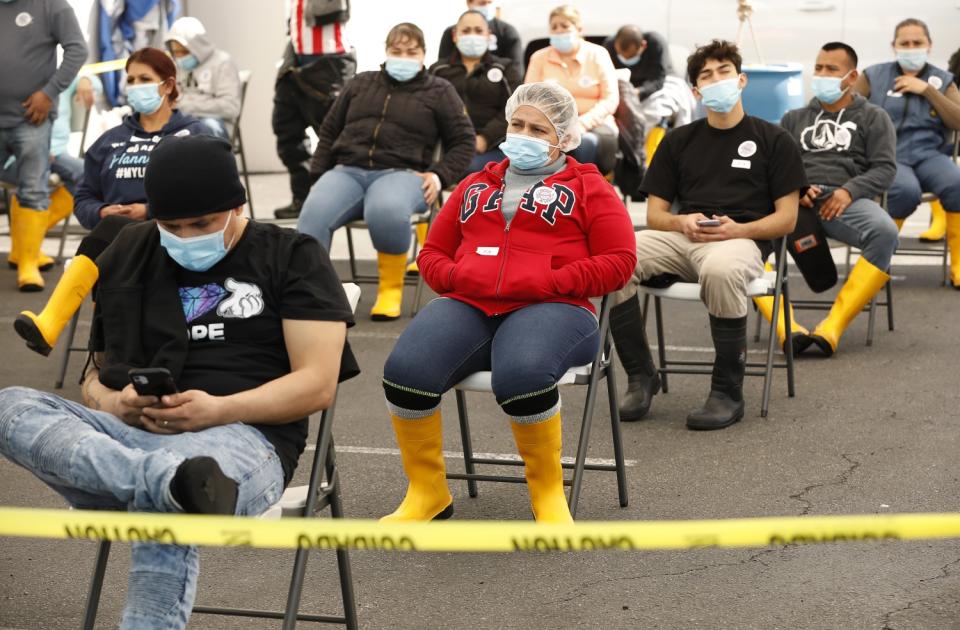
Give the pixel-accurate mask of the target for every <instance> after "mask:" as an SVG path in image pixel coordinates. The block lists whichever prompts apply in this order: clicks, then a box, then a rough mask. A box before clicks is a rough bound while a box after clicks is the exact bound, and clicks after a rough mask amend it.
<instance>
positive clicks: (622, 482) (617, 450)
mask: <svg viewBox="0 0 960 630" xmlns="http://www.w3.org/2000/svg"><path fill="white" fill-rule="evenodd" d="M607 356H610V355H609V351H608V354H607ZM607 400H608V401H609V403H610V428H611V429H612V433H613V436H612V437H613V460H614V462H615V463H616V466H617V495H618V497H619V499H620V507H627V503H628V502H629V499H628V496H627V467H626V464H625V463H624V461H623V435H622V434H621V432H620V408H619V407H618V406H617V403H618V401H617V381H616V375H615V374H614V369H613V360H612V357H611V360H610V365H609V366H607Z"/></svg>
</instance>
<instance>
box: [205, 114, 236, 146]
mask: <svg viewBox="0 0 960 630" xmlns="http://www.w3.org/2000/svg"><path fill="white" fill-rule="evenodd" d="M200 122H201V123H203V125H204V126H205V127H206V128H207V129H209V130H210V135H212V136H216V137H217V138H223V139H224V140H229V139H230V135H229V134H228V133H227V126H226V125H225V124H223V121H222V120H220V119H219V118H214V117H213V116H204V117H203V118H201V119H200Z"/></svg>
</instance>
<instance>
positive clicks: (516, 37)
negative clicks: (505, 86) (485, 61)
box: [496, 20, 523, 88]
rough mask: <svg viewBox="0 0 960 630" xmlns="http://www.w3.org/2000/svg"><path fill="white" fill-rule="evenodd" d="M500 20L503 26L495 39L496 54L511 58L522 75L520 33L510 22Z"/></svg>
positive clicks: (514, 85)
mask: <svg viewBox="0 0 960 630" xmlns="http://www.w3.org/2000/svg"><path fill="white" fill-rule="evenodd" d="M497 21H498V22H500V25H501V26H502V27H503V29H502V30H501V35H500V37H499V38H498V40H497V52H496V54H497V56H498V57H506V58H507V59H512V60H513V63H514V64H516V66H517V71H518V72H519V73H520V74H521V75H522V74H523V45H522V44H521V42H520V33H519V32H517V29H516V28H515V27H514V26H513V25H512V24H507V23H506V22H502V21H500V20H497ZM518 84H519V83H517V84H513V87H514V88H516V86H517V85H518Z"/></svg>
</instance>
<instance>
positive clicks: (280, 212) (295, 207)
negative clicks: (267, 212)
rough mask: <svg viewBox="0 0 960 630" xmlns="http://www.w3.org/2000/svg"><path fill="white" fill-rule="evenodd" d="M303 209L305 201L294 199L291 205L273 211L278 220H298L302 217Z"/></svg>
mask: <svg viewBox="0 0 960 630" xmlns="http://www.w3.org/2000/svg"><path fill="white" fill-rule="evenodd" d="M302 207H303V201H302V200H300V199H294V200H293V201H291V202H290V203H289V204H287V205H285V206H282V207H280V208H277V209H276V210H274V211H273V216H275V217H276V218H278V219H296V218H299V217H300V209H301V208H302Z"/></svg>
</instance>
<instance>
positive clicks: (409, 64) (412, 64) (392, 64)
mask: <svg viewBox="0 0 960 630" xmlns="http://www.w3.org/2000/svg"><path fill="white" fill-rule="evenodd" d="M421 67H423V64H421V63H420V60H419V59H407V58H406V57H387V61H386V63H385V64H384V66H383V68H384V70H386V71H387V74H389V75H390V76H391V77H393V78H394V80H396V81H400V82H401V83H403V82H405V81H409V80H410V79H412V78H413V77H415V76H417V73H419V72H420V68H421Z"/></svg>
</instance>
